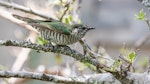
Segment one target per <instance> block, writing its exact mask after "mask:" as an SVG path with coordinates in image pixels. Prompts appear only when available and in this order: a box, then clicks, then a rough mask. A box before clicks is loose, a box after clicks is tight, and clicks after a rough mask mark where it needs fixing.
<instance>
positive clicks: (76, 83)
mask: <svg viewBox="0 0 150 84" xmlns="http://www.w3.org/2000/svg"><path fill="white" fill-rule="evenodd" d="M0 77H2V78H10V77H16V78H27V79H36V80H42V81H49V82H54V83H68V84H91V83H92V84H94V83H102V82H103V84H108V83H111V84H116V81H115V80H116V79H115V78H114V77H113V76H112V75H111V74H110V73H103V74H92V75H86V76H84V77H83V76H79V77H62V76H56V75H50V74H44V73H36V72H27V71H19V72H11V71H0ZM108 79H109V80H108ZM106 81H107V82H106Z"/></svg>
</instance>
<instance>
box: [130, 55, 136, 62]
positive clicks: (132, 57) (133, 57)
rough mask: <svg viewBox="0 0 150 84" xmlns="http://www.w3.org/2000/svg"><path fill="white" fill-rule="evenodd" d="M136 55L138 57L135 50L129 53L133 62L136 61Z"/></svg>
mask: <svg viewBox="0 0 150 84" xmlns="http://www.w3.org/2000/svg"><path fill="white" fill-rule="evenodd" d="M135 57H136V54H135V52H131V53H130V54H129V60H130V62H131V63H132V62H133V61H134V59H135Z"/></svg>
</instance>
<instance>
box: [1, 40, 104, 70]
mask: <svg viewBox="0 0 150 84" xmlns="http://www.w3.org/2000/svg"><path fill="white" fill-rule="evenodd" d="M0 46H17V47H24V48H31V49H35V50H38V51H40V50H41V51H45V52H53V53H60V54H64V55H68V56H71V57H73V58H75V59H77V60H79V61H81V62H88V63H90V64H93V65H94V66H96V67H97V69H98V70H99V69H102V68H104V67H106V66H105V65H102V64H100V63H99V61H98V60H96V59H93V58H91V57H89V56H84V55H82V54H81V53H79V52H77V51H75V50H72V49H71V48H70V47H68V46H53V45H49V46H46V45H39V44H33V43H31V42H30V41H22V42H18V41H13V40H6V41H3V40H0ZM99 72H100V71H99Z"/></svg>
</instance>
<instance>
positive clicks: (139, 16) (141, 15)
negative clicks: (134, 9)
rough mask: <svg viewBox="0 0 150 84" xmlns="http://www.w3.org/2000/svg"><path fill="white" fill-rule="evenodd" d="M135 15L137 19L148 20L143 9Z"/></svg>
mask: <svg viewBox="0 0 150 84" xmlns="http://www.w3.org/2000/svg"><path fill="white" fill-rule="evenodd" d="M135 17H136V19H137V20H146V13H145V12H143V10H141V11H140V13H139V14H138V15H135Z"/></svg>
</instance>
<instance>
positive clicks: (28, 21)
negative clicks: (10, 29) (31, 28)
mask: <svg viewBox="0 0 150 84" xmlns="http://www.w3.org/2000/svg"><path fill="white" fill-rule="evenodd" d="M12 16H13V17H15V18H17V19H20V20H22V21H25V22H27V23H37V21H36V20H33V19H31V18H27V17H22V16H19V15H16V14H13V15H12Z"/></svg>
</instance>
